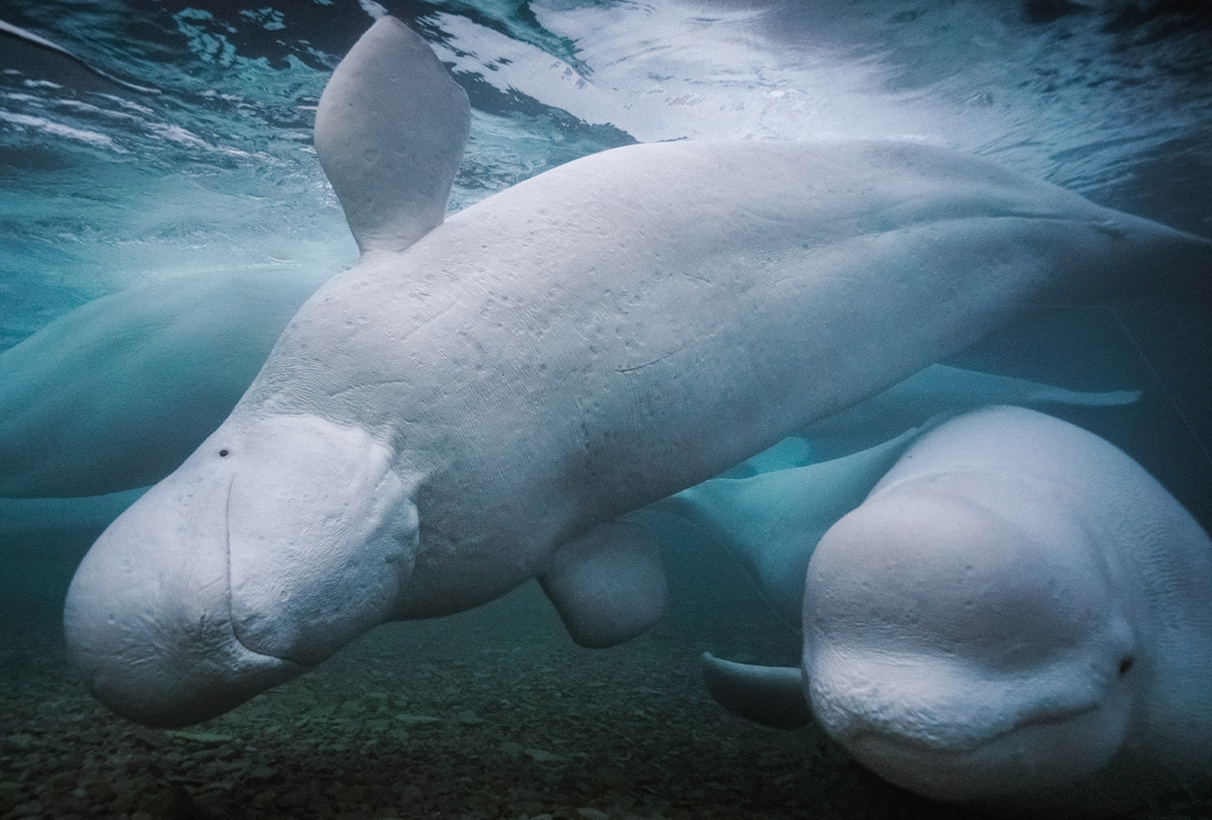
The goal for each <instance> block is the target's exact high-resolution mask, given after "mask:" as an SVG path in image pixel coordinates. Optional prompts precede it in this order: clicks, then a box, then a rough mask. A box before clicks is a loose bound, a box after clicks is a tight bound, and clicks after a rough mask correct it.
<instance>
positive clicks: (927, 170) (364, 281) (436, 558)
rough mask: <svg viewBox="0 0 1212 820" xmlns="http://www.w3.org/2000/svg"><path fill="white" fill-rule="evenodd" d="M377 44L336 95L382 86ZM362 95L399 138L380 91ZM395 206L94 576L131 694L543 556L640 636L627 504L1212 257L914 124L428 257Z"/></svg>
mask: <svg viewBox="0 0 1212 820" xmlns="http://www.w3.org/2000/svg"><path fill="white" fill-rule="evenodd" d="M386 24H387V25H393V24H391V23H386ZM383 25H385V23H384V22H382V21H381V22H380V23H378V24H376V28H375V29H371V32H370V33H371V34H373V33H374V32H375V30H376V29H377V28H378V27H379V26H383ZM394 25H398V24H394ZM363 53H364V52H363V51H362V50H361V49H360V47H359V46H355V49H354V51H353V52H351V55H350V57H348V58H347V60H346V63H343V64H342V66H340V67H339V68H338V69H337V74H336V75H335V76H334V80H333V84H330V87H329V90H326V92H325V96H326V97H329V101H328V102H332V101H333V99H332V98H333V96H334V95H330V93H329V92H330V91H331V90H332V89H333V88H334V86H335V87H337V88H339V89H344V90H345V91H346V92H348V91H349V89H348V88H347V86H348V83H346V82H345V80H346V79H348V78H351V77H357V78H359V80H358V81H359V82H373V80H374V70H375V69H374V68H373V66H371V67H369V68H368V67H367V66H365V65H363V64H362V55H363ZM351 60H352V61H353V63H352V65H354V66H355V67H357V68H358V71H357V72H352V73H351V72H348V71H346V70H345V69H346V68H347V65H350V64H351V63H350V61H351ZM338 80H341V82H338ZM343 93H344V92H343ZM372 96H373V95H372ZM364 104H365V106H364V107H360V106H363V105H364ZM320 108H321V111H320V114H321V115H323V114H324V110H325V108H326V101H325V100H322V101H321V106H320ZM346 110H347V111H356V112H360V113H359V117H360V118H361V119H358V120H344V121H345V122H347V123H355V122H360V123H361V125H359V126H358V127H359V128H368V129H370V130H371V131H372V132H373V131H374V129H375V128H377V127H379V123H378V121H377V119H376V116H375V115H376V111H378V108H376V107H375V106H374V105H373V99H372V97H367V98H366V99H364V100H363V101H362V102H354V103H353V104H352V105H351V106H348V107H347V109H346ZM327 128H328V125H327V122H326V120H325V119H324V118H323V116H319V117H318V122H317V146H318V147H321V148H322V147H323V145H325V144H327V143H326V142H325V140H324V139H323V137H324V134H325V132H326V130H327ZM338 145H339V143H338ZM407 150H408V149H407V146H405V147H403V148H400V147H399V146H393V145H385V146H381V147H380V149H379V150H376V151H367V152H365V153H364V155H363V156H362V158H361V160H360V162H357V161H356V162H354V164H355V165H359V164H366V165H368V166H369V167H371V169H372V171H373V167H374V166H375V165H376V164H379V163H387V164H390V163H391V162H392V161H394V160H393V158H394V157H395V154H394V153H393V152H399V151H404V152H405V153H407ZM367 178H368V180H370V181H372V182H373V179H374V176H373V173H372V172H368V174H367ZM338 193H340V190H339V189H338ZM342 199H343V202H344V200H345V199H347V197H345V196H343V197H342ZM377 207H379V206H378V205H376V203H375V202H374V199H373V197H361V198H360V199H359V206H358V207H355V208H350V207H349V206H348V205H347V208H346V210H347V213H349V214H350V215H351V227H353V229H354V231H355V234H356V235H357V236H358V238H359V244H360V246H361V247H362V250H363V254H362V258H361V260H360V261H359V263H358V264H357V265H355V266H354V267H353V268H351V269H350V270H348V271H346V272H345V273H343V274H340V275H338V276H336V277H335V278H333V279H331V280H329V281H328V282H327V283H326V284H325V285H324V286H323V287H321V288H320V290H319V291H317V292H316V293H315V294H314V295H313V296H312V297H311V298H310V299H309V300H308V301H307V302H306V303H305V304H304V306H303V307H302V308H301V309H300V311H299V313H298V314H297V315H296V316H295V317H294V319H293V320H292V321H291V323H290V324H289V326H288V327H287V329H286V330H285V331H284V333H283V334H282V336H281V338H280V339H279V340H278V343H277V345H276V347H275V348H274V350H273V352H272V353H271V355H270V357H269V360H268V361H267V362H266V364H265V367H264V368H263V369H262V371H261V373H260V375H259V376H258V377H257V379H256V380H255V381H254V382H253V384H252V386H251V387H250V388H249V390H248V392H247V393H246V394H245V395H244V397H243V398H242V399H241V401H240V403H239V404H238V405H237V406H236V408H235V410H234V411H233V412H232V414H231V416H230V417H228V419H227V420H226V421H225V422H224V423H223V425H222V426H221V427H220V428H219V429H218V430H217V431H215V433H214V434H213V435H212V436H211V437H210V438H208V439H207V440H206V441H205V442H204V443H203V444H202V445H201V446H200V447H199V449H198V450H197V451H196V452H195V453H194V454H193V455H191V456H190V457H189V458H188V459H187V460H186V461H185V463H184V464H182V466H181V467H180V468H179V469H178V470H177V471H176V472H174V473H173V474H171V475H170V476H168V477H167V478H166V479H164V480H163V481H162V482H160V483H159V484H158V485H156V486H155V487H153V488H152V489H151V490H150V491H149V492H148V493H147V494H146V495H145V496H144V497H143V498H141V499H140V500H139V501H138V502H137V503H136V504H135V505H133V506H132V507H131V508H130V509H129V510H128V511H127V512H126V513H124V514H123V515H122V516H121V517H120V518H119V519H118V520H117V521H115V522H114V524H113V525H112V526H111V527H110V528H109V529H108V530H107V531H106V532H105V533H104V534H103V535H102V536H101V538H100V539H99V540H98V541H97V543H96V544H95V545H94V547H93V549H92V550H91V552H90V553H89V555H88V556H87V557H86V558H85V560H84V562H83V563H82V564H81V566H80V568H79V570H78V572H77V575H76V577H75V579H74V581H73V584H72V587H71V589H70V591H69V594H68V599H67V604H66V615H65V617H66V627H67V638H68V643H69V647H70V650H71V652H72V654H73V656H74V658H75V660H76V662H77V663H78V664H79V665H80V667H81V668H82V670H83V672H84V675H85V677H86V679H87V680H88V681H89V684H90V686H91V688H92V690H93V691H94V692H95V693H96V695H97V696H98V697H99V698H100V699H101V700H102V701H103V702H105V703H106V704H108V705H109V706H111V707H112V708H113V709H115V710H116V711H118V712H120V713H122V714H125V715H128V716H129V717H131V718H133V719H136V720H140V721H143V722H146V723H152V724H163V725H169V724H182V723H188V722H191V721H197V720H202V719H204V718H206V717H209V716H212V715H215V714H218V713H220V712H222V711H224V710H226V709H228V708H230V707H232V706H234V705H235V704H237V703H239V702H241V701H243V700H244V699H246V698H248V697H249V696H251V695H252V694H254V693H255V692H257V691H260V690H261V689H264V688H266V687H268V686H270V685H273V684H274V683H277V682H280V681H283V680H286V679H288V678H290V677H292V676H294V675H297V674H299V673H300V672H302V671H304V670H305V669H307V668H308V667H310V666H312V665H314V664H316V663H318V662H319V661H321V660H322V659H323V658H325V657H326V656H327V655H329V654H330V653H332V652H333V651H335V650H336V649H338V648H339V647H340V646H342V645H343V644H345V643H346V642H348V641H349V640H351V639H353V638H354V637H355V636H357V635H358V634H360V633H361V632H363V631H365V630H367V629H369V628H371V627H372V626H374V625H375V624H378V623H380V622H382V621H384V620H387V619H393V618H424V617H431V616H437V615H443V614H447V613H452V612H457V611H460V610H464V609H467V608H470V607H474V606H477V605H479V604H482V603H484V602H487V601H489V600H492V599H493V598H496V597H498V596H500V595H502V594H504V593H505V592H507V591H508V590H510V589H512V588H514V587H516V586H517V585H519V584H521V583H523V582H524V581H526V580H528V579H531V578H535V577H538V578H539V580H540V582H541V584H542V585H543V588H544V590H545V591H546V593H547V594H548V596H549V597H550V598H551V599H552V601H553V603H554V604H555V606H556V608H557V610H558V611H559V613H560V615H561V617H562V618H563V620H564V623H565V625H566V626H567V627H568V629H569V631H570V632H571V634H572V635H573V637H574V639H576V640H577V641H578V642H580V643H582V644H584V645H588V646H608V645H612V644H615V643H617V642H619V641H622V640H626V639H627V638H629V637H631V636H633V635H635V634H637V633H639V632H640V631H642V630H643V629H645V628H647V627H648V626H649V625H651V624H652V623H653V622H655V621H656V620H657V619H658V618H659V616H660V614H661V611H662V609H663V606H664V596H665V583H664V577H663V574H662V571H661V567H660V562H659V556H658V549H657V546H656V544H655V542H653V541H652V540H651V538H650V537H649V536H648V535H647V534H646V532H645V531H644V530H643V528H642V527H640V526H638V525H635V524H631V523H628V522H621V521H619V520H618V519H619V518H620V516H622V515H623V514H625V513H627V512H628V511H630V510H634V509H636V508H638V507H640V506H643V505H645V504H648V503H650V502H652V501H655V500H657V499H659V498H662V497H664V496H667V495H669V494H671V493H674V492H677V491H679V490H682V489H684V488H686V487H689V486H691V485H693V484H696V483H698V482H700V481H703V480H705V479H707V478H710V477H711V476H714V475H716V474H718V473H720V472H722V471H724V470H726V469H728V468H729V467H732V466H733V465H735V464H737V463H739V462H741V461H742V460H744V459H746V458H748V457H749V456H752V455H754V454H755V453H757V452H759V451H761V450H763V449H765V448H766V447H769V446H770V445H772V444H774V443H775V442H776V441H778V440H779V439H781V438H783V437H784V436H786V435H787V434H789V433H790V432H792V431H794V430H796V429H798V428H800V427H802V426H804V425H806V424H808V423H809V422H811V421H813V420H815V419H818V418H822V417H824V416H826V415H828V414H830V413H833V412H835V411H838V410H840V409H843V408H845V407H847V406H849V405H852V404H854V403H856V402H858V401H859V400H861V399H863V398H865V397H867V396H870V395H872V394H874V393H876V392H878V391H880V390H882V389H884V388H887V387H889V386H890V385H892V384H894V383H896V382H898V381H900V380H901V379H903V378H905V377H906V376H908V375H909V374H911V373H913V372H915V371H917V370H919V369H920V368H922V367H923V366H925V365H926V364H929V363H931V362H934V361H937V360H938V359H940V358H942V357H945V356H947V355H948V354H950V353H952V352H955V351H957V350H959V349H961V348H963V347H965V346H966V345H968V344H970V343H971V342H973V341H974V340H976V339H977V338H979V337H981V336H982V335H984V334H986V333H988V332H989V331H991V330H993V329H994V328H997V327H999V326H1001V325H1003V324H1005V323H1006V322H1008V321H1011V320H1013V319H1014V318H1016V317H1019V316H1022V315H1024V314H1026V313H1028V312H1030V311H1032V310H1033V309H1035V308H1036V307H1038V306H1040V305H1044V304H1054V303H1056V302H1058V301H1064V300H1071V299H1078V298H1083V297H1085V296H1091V295H1095V296H1099V295H1103V294H1107V293H1110V292H1120V291H1124V290H1128V289H1130V288H1131V287H1132V285H1133V283H1135V282H1137V281H1138V280H1141V279H1143V278H1150V277H1153V276H1165V277H1167V278H1168V279H1170V280H1180V279H1181V280H1183V281H1182V282H1181V283H1180V287H1185V286H1186V285H1187V284H1188V283H1189V281H1190V280H1191V279H1193V278H1195V277H1196V274H1197V273H1204V272H1206V271H1207V270H1208V269H1209V268H1210V267H1212V264H1210V263H1212V243H1210V242H1208V241H1206V240H1203V239H1199V238H1196V237H1193V236H1190V235H1187V234H1183V233H1180V232H1178V231H1174V230H1172V229H1169V228H1166V227H1164V226H1162V225H1159V224H1156V223H1153V222H1150V221H1147V220H1143V219H1139V218H1136V217H1132V216H1129V215H1126V214H1122V213H1118V212H1115V211H1112V210H1108V209H1106V208H1102V207H1099V206H1096V205H1093V204H1091V203H1090V202H1088V201H1086V200H1084V199H1082V198H1081V197H1079V196H1077V195H1075V194H1072V193H1070V192H1067V191H1065V190H1062V189H1060V188H1058V187H1056V186H1053V185H1050V184H1046V183H1040V182H1035V181H1032V180H1030V179H1025V178H1023V177H1021V176H1019V175H1017V174H1014V173H1011V172H1009V171H1006V170H1003V169H1001V168H999V167H997V166H996V165H992V164H990V163H988V162H985V161H983V160H980V159H975V158H972V157H968V156H964V155H961V154H956V153H953V152H950V151H946V150H942V149H938V148H932V147H927V146H923V145H917V144H901V143H871V142H835V143H769V142H767V143H763V142H743V143H727V142H678V143H664V144H652V145H636V146H629V147H625V148H618V149H614V150H610V151H605V152H602V153H600V154H596V155H593V156H589V157H586V158H583V159H580V160H577V161H575V162H570V163H568V164H566V165H563V166H560V167H558V168H555V169H553V170H550V171H548V172H546V173H543V174H541V175H539V176H537V177H534V178H533V179H530V180H527V181H526V182H523V183H521V184H519V185H516V186H514V187H512V188H510V189H508V190H505V191H503V192H501V193H498V194H496V195H494V196H492V197H489V198H488V199H485V200H483V201H481V202H479V203H477V204H476V205H473V206H472V207H469V208H467V209H466V210H464V211H462V212H461V213H459V214H457V215H455V216H453V217H451V218H450V219H447V220H446V221H445V222H444V223H442V224H441V225H438V226H436V227H434V228H433V229H432V230H430V231H429V232H428V233H426V234H425V235H424V236H422V237H421V238H420V239H419V240H417V241H416V243H415V244H413V245H411V246H409V247H405V245H407V244H408V243H407V242H397V241H393V237H394V236H395V234H396V233H397V232H398V231H407V230H409V229H410V227H411V223H408V222H407V221H405V222H406V224H403V225H400V224H397V222H396V221H394V220H393V219H390V218H381V217H382V214H380V213H378V212H377V210H376V208H377ZM355 215H356V218H355Z"/></svg>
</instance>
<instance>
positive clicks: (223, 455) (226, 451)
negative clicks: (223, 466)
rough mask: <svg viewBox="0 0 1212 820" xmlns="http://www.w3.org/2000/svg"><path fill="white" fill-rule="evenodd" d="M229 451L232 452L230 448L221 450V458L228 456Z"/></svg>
mask: <svg viewBox="0 0 1212 820" xmlns="http://www.w3.org/2000/svg"><path fill="white" fill-rule="evenodd" d="M229 452H230V451H229V450H220V451H219V458H227V456H228V453H229Z"/></svg>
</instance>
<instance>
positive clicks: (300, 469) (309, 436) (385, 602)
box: [64, 416, 417, 725]
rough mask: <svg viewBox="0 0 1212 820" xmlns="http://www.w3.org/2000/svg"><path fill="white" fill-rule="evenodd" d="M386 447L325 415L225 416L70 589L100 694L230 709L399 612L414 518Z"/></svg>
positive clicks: (190, 711) (171, 718)
mask: <svg viewBox="0 0 1212 820" xmlns="http://www.w3.org/2000/svg"><path fill="white" fill-rule="evenodd" d="M390 465H391V457H390V450H389V449H388V448H387V447H386V446H385V445H383V444H381V443H379V442H378V441H376V440H374V439H373V438H372V437H371V436H370V435H369V434H368V433H367V432H366V431H364V430H361V429H358V428H352V427H346V426H341V425H338V424H334V423H332V422H328V421H325V420H322V419H319V418H316V417H309V416H283V417H275V418H272V419H268V420H264V421H260V422H255V423H248V422H244V421H242V420H234V421H229V422H228V423H227V424H225V425H224V427H222V428H220V430H219V431H218V432H216V433H215V434H214V435H212V436H211V437H210V439H208V440H207V442H206V443H205V444H204V445H203V446H202V447H201V448H200V449H199V450H198V452H196V453H195V454H194V455H193V456H191V457H190V459H189V460H188V461H186V462H185V464H183V465H182V466H181V468H180V469H178V470H177V471H176V472H175V473H173V474H172V475H171V476H169V477H168V478H167V479H165V480H164V481H162V482H161V483H160V484H158V485H156V486H155V487H153V488H152V489H151V490H149V491H148V492H147V494H145V495H144V496H143V497H142V498H140V499H139V501H137V502H136V503H135V504H134V505H132V506H131V507H130V509H128V510H127V511H126V512H125V513H123V514H122V515H121V516H120V517H119V518H118V519H117V520H116V521H115V522H114V523H113V524H112V525H111V526H110V527H109V529H107V530H106V531H105V532H104V533H103V534H102V536H101V537H100V539H98V541H97V543H96V544H95V545H94V546H93V548H92V550H91V551H90V552H89V554H88V555H87V556H86V557H85V559H84V561H83V562H82V563H81V565H80V568H79V569H78V570H77V573H76V576H75V578H74V579H73V581H72V585H71V587H70V589H69V591H68V596H67V602H66V606H65V610H64V613H65V628H66V634H67V641H68V647H69V650H70V651H71V654H72V656H73V659H74V660H75V662H76V663H77V665H78V666H79V668H80V669H81V670H82V672H83V674H84V676H85V679H86V681H87V682H88V684H89V686H90V688H91V689H92V691H93V692H94V694H95V695H96V696H97V698H98V699H100V700H101V701H102V702H103V703H105V704H106V705H107V706H109V707H110V708H112V709H113V710H114V711H115V712H118V713H119V714H122V715H124V716H126V717H129V718H131V719H133V720H136V721H139V722H141V723H147V724H152V725H182V724H187V723H193V722H196V721H198V720H204V719H206V718H208V717H212V716H214V715H217V714H220V713H222V712H224V711H226V710H227V709H230V708H232V707H233V706H235V705H236V704H238V703H240V702H242V701H244V700H246V699H247V698H248V697H251V696H252V695H254V694H256V693H257V692H259V691H261V690H263V689H266V688H268V687H271V686H274V685H276V684H278V683H281V682H283V681H285V680H287V679H289V678H292V677H294V676H295V675H298V674H300V673H301V672H303V671H305V670H306V669H307V668H308V667H310V666H312V665H314V664H316V663H318V662H319V661H321V660H323V659H324V658H326V657H327V656H328V655H330V654H331V653H332V652H334V651H335V650H336V649H338V648H339V647H341V646H343V645H344V644H346V643H348V642H349V641H350V640H352V639H353V638H354V637H356V636H357V635H359V634H361V633H362V632H363V631H365V630H366V629H369V628H370V627H371V626H374V625H375V624H377V623H380V622H381V621H383V620H385V619H386V618H387V617H389V616H390V614H391V610H392V607H393V605H394V603H395V600H396V596H397V594H398V590H399V587H400V579H401V577H402V576H403V575H406V574H407V572H408V570H409V568H410V566H411V562H412V559H413V556H414V547H415V539H416V532H417V529H416V520H415V515H410V512H409V511H410V510H412V509H413V508H412V506H411V504H410V502H409V500H408V498H407V492H406V489H405V485H404V482H402V481H401V480H400V479H399V477H398V476H397V475H396V474H395V473H394V472H393V471H392V469H391V466H390Z"/></svg>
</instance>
